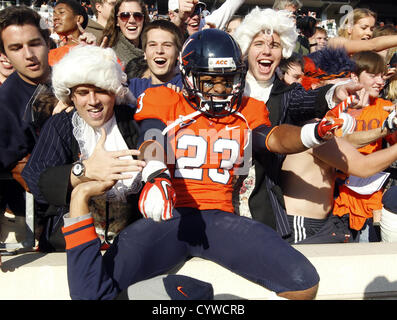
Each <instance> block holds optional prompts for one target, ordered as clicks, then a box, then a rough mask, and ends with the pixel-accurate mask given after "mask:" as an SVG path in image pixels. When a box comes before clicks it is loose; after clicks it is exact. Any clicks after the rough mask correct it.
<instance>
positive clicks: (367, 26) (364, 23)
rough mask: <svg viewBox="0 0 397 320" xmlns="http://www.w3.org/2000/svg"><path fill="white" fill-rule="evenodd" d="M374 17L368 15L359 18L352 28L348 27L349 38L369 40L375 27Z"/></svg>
mask: <svg viewBox="0 0 397 320" xmlns="http://www.w3.org/2000/svg"><path fill="white" fill-rule="evenodd" d="M375 22H376V20H375V18H374V17H372V16H368V17H365V18H361V19H359V20H358V21H357V22H356V23H355V24H354V25H353V27H352V28H349V29H348V32H349V38H350V39H351V40H369V39H371V38H372V35H373V32H374V28H375Z"/></svg>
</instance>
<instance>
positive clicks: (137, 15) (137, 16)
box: [118, 11, 143, 22]
mask: <svg viewBox="0 0 397 320" xmlns="http://www.w3.org/2000/svg"><path fill="white" fill-rule="evenodd" d="M131 16H133V17H134V20H135V21H136V22H141V21H142V20H143V13H142V12H128V11H125V12H120V13H119V14H118V17H119V18H120V20H121V21H123V22H127V21H128V20H130V19H131Z"/></svg>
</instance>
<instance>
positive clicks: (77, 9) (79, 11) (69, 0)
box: [55, 0, 88, 29]
mask: <svg viewBox="0 0 397 320" xmlns="http://www.w3.org/2000/svg"><path fill="white" fill-rule="evenodd" d="M61 3H63V4H66V5H67V6H68V7H69V8H70V9H72V11H73V13H74V15H76V16H82V17H83V23H82V24H81V26H82V27H83V28H84V29H85V28H86V27H87V24H88V14H87V11H86V10H85V8H84V7H83V6H82V5H81V4H80V3H78V2H77V1H76V0H58V1H57V3H56V5H55V7H56V6H57V5H58V4H61Z"/></svg>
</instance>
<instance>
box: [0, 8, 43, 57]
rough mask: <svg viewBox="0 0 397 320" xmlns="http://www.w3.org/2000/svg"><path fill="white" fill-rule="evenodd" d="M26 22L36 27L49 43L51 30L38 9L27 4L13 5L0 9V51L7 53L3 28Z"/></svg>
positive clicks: (21, 24)
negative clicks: (46, 26)
mask: <svg viewBox="0 0 397 320" xmlns="http://www.w3.org/2000/svg"><path fill="white" fill-rule="evenodd" d="M26 24H29V25H32V26H34V27H36V28H37V29H38V30H39V32H40V34H41V36H42V37H43V39H44V40H45V42H46V43H47V44H48V43H49V39H50V30H49V29H48V28H44V26H45V25H44V20H42V18H41V16H40V15H39V14H38V13H37V12H36V11H34V10H32V9H30V8H28V7H26V6H20V7H16V6H11V7H7V8H5V9H3V10H1V11H0V51H1V52H2V53H5V51H4V42H3V37H2V33H3V30H4V29H5V28H7V27H9V26H12V25H18V26H23V25H26Z"/></svg>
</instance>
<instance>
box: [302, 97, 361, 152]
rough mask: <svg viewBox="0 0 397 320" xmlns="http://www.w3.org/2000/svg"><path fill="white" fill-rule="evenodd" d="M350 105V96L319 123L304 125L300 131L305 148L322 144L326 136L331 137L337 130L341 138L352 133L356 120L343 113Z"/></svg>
mask: <svg viewBox="0 0 397 320" xmlns="http://www.w3.org/2000/svg"><path fill="white" fill-rule="evenodd" d="M352 104H353V96H350V97H348V98H347V99H346V100H344V101H342V102H341V103H339V104H338V105H337V106H336V107H334V108H332V109H331V110H329V111H328V112H327V113H326V114H325V116H324V118H323V119H321V121H320V122H318V123H311V124H306V125H304V126H303V127H302V130H301V140H302V143H303V144H304V145H305V146H306V147H307V148H313V147H315V146H317V145H320V144H322V143H324V141H325V138H326V136H327V135H328V134H332V135H333V134H334V133H335V130H336V129H339V128H340V129H341V131H342V136H344V135H346V134H351V133H353V132H354V129H355V127H356V120H355V119H354V118H353V117H352V116H350V115H349V114H347V113H346V112H345V111H346V110H347V108H348V107H350V106H351V105H352Z"/></svg>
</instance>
